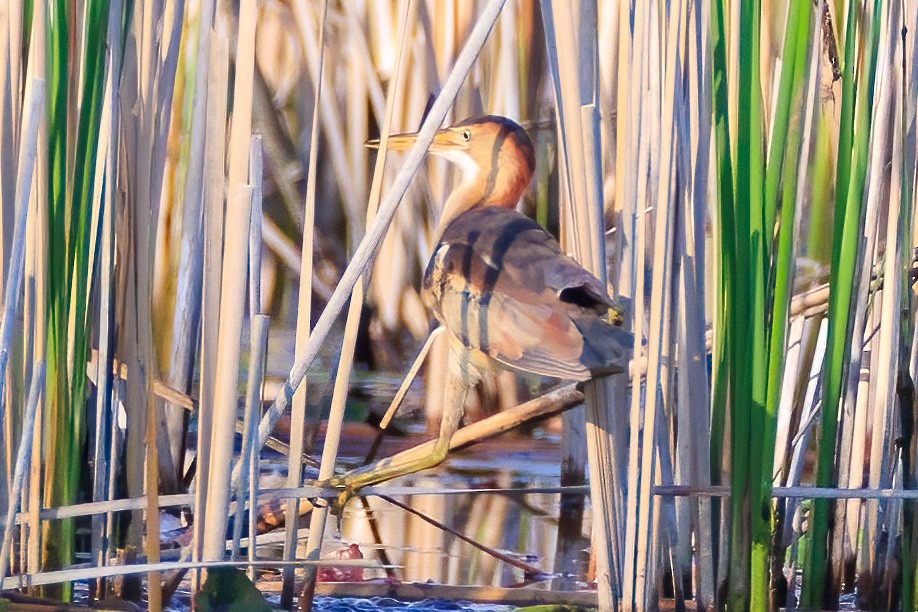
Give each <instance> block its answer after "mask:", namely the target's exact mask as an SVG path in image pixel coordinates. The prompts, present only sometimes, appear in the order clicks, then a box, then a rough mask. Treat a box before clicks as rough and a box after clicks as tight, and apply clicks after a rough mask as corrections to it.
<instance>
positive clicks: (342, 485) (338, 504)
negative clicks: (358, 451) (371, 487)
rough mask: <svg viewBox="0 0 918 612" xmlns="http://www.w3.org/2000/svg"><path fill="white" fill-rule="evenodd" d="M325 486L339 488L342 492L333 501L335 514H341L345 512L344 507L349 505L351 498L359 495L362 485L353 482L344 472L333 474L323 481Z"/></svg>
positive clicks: (332, 505) (332, 506)
mask: <svg viewBox="0 0 918 612" xmlns="http://www.w3.org/2000/svg"><path fill="white" fill-rule="evenodd" d="M323 486H324V487H326V488H329V489H338V490H339V491H340V492H339V493H338V496H337V497H336V498H335V499H334V501H332V503H331V512H332V514H334V515H335V516H338V517H339V518H340V516H341V515H342V514H343V512H344V507H345V506H346V505H347V503H348V502H349V501H351V499H353V498H354V497H357V494H358V491H359V490H360V488H361V487H360V486H358V485H355V484H354V483H353V482H351V479H350V478H348V475H347V474H342V475H340V476H333V477H332V478H329V479H328V480H326V481H325V482H324V483H323Z"/></svg>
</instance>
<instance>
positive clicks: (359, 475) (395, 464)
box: [329, 355, 475, 503]
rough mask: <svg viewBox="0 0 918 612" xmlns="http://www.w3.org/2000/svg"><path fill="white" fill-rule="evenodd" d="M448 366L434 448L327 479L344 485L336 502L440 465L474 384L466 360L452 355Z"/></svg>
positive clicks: (335, 483) (457, 427)
mask: <svg viewBox="0 0 918 612" xmlns="http://www.w3.org/2000/svg"><path fill="white" fill-rule="evenodd" d="M451 357H453V358H451V359H450V367H449V370H448V373H447V381H446V386H445V388H444V390H443V393H444V397H443V400H444V401H443V416H442V420H441V421H440V435H439V437H438V438H437V441H436V443H435V444H434V448H433V451H431V452H430V453H429V454H427V455H425V456H422V457H418V458H417V459H408V460H403V461H393V460H392V458H386V459H382V460H380V461H377V462H376V463H373V464H371V465H367V466H364V467H361V468H358V469H356V470H352V471H350V472H348V473H346V474H342V475H341V476H336V477H334V478H332V479H331V480H330V481H329V484H330V485H331V486H333V487H344V489H345V491H344V492H343V493H342V498H341V499H339V503H341V502H344V501H346V500H347V499H348V498H350V497H352V496H353V495H354V494H355V493H356V492H357V491H358V490H359V489H361V488H363V487H367V486H371V485H375V484H379V483H381V482H385V481H387V480H391V479H393V478H397V477H399V476H406V475H408V474H413V473H415V472H419V471H421V470H426V469H428V468H432V467H434V466H436V465H438V464H440V463H441V462H442V461H443V460H444V459H445V458H446V455H447V453H448V452H449V443H450V441H451V440H452V438H453V434H454V433H456V430H457V429H459V424H460V422H461V421H462V415H463V413H464V412H465V401H466V398H467V397H468V394H469V390H470V389H471V387H472V385H473V384H474V378H475V377H473V376H470V375H469V373H468V364H467V360H466V359H458V360H457V359H455V357H456V355H451Z"/></svg>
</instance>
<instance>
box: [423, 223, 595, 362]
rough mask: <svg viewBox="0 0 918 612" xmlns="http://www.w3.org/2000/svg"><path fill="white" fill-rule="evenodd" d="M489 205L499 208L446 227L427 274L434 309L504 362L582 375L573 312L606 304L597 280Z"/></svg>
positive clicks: (529, 226)
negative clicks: (496, 212)
mask: <svg viewBox="0 0 918 612" xmlns="http://www.w3.org/2000/svg"><path fill="white" fill-rule="evenodd" d="M491 211H500V209H482V210H481V211H469V212H467V213H464V214H463V215H461V216H460V217H459V218H457V221H462V223H459V224H457V223H456V222H454V223H453V224H451V226H450V227H449V228H447V230H446V231H445V232H444V234H443V238H442V240H441V242H440V244H439V245H438V247H437V249H436V251H435V253H434V256H433V258H432V259H431V262H430V265H429V266H428V271H427V274H426V275H425V289H426V290H427V291H429V292H430V293H431V296H432V297H433V301H434V304H435V311H436V314H437V317H438V318H439V319H440V321H441V322H442V323H443V324H444V325H446V327H447V328H448V329H449V330H450V331H451V332H452V333H453V335H455V336H456V338H457V339H459V340H460V341H461V342H462V343H463V344H464V345H465V346H467V347H469V348H473V349H478V350H480V351H482V352H484V353H486V354H487V355H489V356H490V357H492V358H493V359H495V360H497V361H499V362H501V363H503V364H505V365H507V366H509V367H512V368H515V369H518V370H523V371H527V372H533V373H536V374H542V375H546V376H556V377H559V378H568V379H574V380H585V379H588V378H589V377H590V372H589V370H588V368H587V367H585V366H584V364H583V363H582V361H581V355H582V353H583V349H584V341H583V336H582V334H581V332H580V331H579V330H578V328H577V325H575V320H576V319H578V318H581V317H583V316H591V317H594V318H595V317H596V316H597V314H596V313H598V312H603V311H604V310H605V308H607V307H608V303H609V298H608V295H607V294H606V292H605V290H604V288H603V287H602V284H601V283H600V282H599V281H598V280H597V279H596V278H595V277H593V276H592V275H591V274H589V272H587V271H586V270H584V269H583V268H581V267H580V266H579V265H577V263H576V262H574V261H573V260H572V259H571V258H569V257H567V256H565V255H563V254H562V253H561V251H560V247H558V244H557V242H556V241H555V240H554V239H553V238H552V237H551V236H550V235H549V234H548V233H547V232H545V231H544V230H542V228H541V227H539V226H538V225H537V224H536V223H534V222H533V221H532V220H530V219H529V218H527V217H525V216H523V215H520V214H518V213H515V212H513V211H500V212H501V213H504V214H494V213H493V212H491ZM478 212H480V213H484V214H473V213H478ZM507 213H509V214H507Z"/></svg>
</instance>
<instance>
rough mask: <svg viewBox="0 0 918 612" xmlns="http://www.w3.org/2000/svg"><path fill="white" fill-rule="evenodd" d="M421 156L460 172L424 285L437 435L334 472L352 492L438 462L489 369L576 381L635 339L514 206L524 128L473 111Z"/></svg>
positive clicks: (621, 361) (604, 366) (525, 160)
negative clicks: (433, 323)
mask: <svg viewBox="0 0 918 612" xmlns="http://www.w3.org/2000/svg"><path fill="white" fill-rule="evenodd" d="M416 139H417V134H416V133H409V134H396V135H392V136H390V137H389V140H388V147H389V148H390V149H393V150H406V149H409V148H410V147H411V146H412V145H413V144H414V142H415V141H416ZM368 145H369V146H378V141H370V142H369V143H368ZM428 152H429V153H430V154H432V155H436V156H439V157H442V158H444V159H446V160H448V161H450V162H452V163H453V164H455V165H456V166H458V168H459V169H460V170H461V175H462V178H461V180H460V182H459V185H458V186H457V187H456V188H455V189H454V190H453V191H452V192H451V193H450V195H449V197H448V198H447V200H446V203H445V204H444V206H443V210H442V213H441V215H440V220H439V223H438V227H437V231H436V233H435V241H436V246H435V248H434V249H433V251H432V253H433V254H432V256H431V258H430V260H429V262H428V264H427V267H426V270H425V273H424V276H423V281H422V296H423V298H424V300H425V302H426V303H427V304H428V305H429V306H430V308H431V310H432V311H433V314H434V316H435V317H436V318H437V320H438V321H439V323H440V324H441V325H442V326H444V327H445V328H446V330H447V337H448V339H449V353H450V356H449V360H448V366H447V369H448V371H447V377H446V385H445V387H444V408H443V417H442V421H441V425H440V433H439V437H438V438H437V441H436V443H435V445H434V450H433V452H432V453H430V454H429V455H427V456H424V457H418V458H417V459H412V460H410V461H407V462H404V463H395V462H387V460H385V459H384V460H382V461H380V462H377V463H375V464H373V466H372V469H370V468H368V467H365V468H358V469H357V470H354V471H352V472H349V473H347V474H344V475H342V476H339V477H336V478H334V479H332V483H331V484H332V486H339V487H341V486H343V487H345V488H346V489H348V490H349V491H350V492H353V491H356V490H357V489H359V488H361V487H364V486H367V485H373V484H378V483H380V482H383V481H385V480H389V479H390V478H394V477H396V476H401V475H405V474H409V473H413V472H416V471H420V470H422V469H427V468H430V467H434V466H435V465H437V464H439V463H441V462H442V461H443V459H445V457H446V454H447V451H448V450H449V443H450V440H451V439H452V436H453V434H454V433H455V432H456V431H457V430H458V428H459V425H460V423H461V420H462V416H463V414H464V408H465V403H466V399H467V396H468V394H469V391H470V390H471V389H472V388H473V387H474V385H475V384H476V383H477V382H478V380H479V379H480V378H481V375H482V374H483V373H484V372H485V371H487V370H491V369H500V368H503V369H508V370H510V371H514V372H519V373H529V374H537V375H542V376H548V377H555V378H560V379H566V380H574V381H586V380H590V379H592V378H594V377H596V376H606V375H611V374H615V373H619V372H625V371H627V369H628V363H629V361H630V359H631V354H632V348H633V343H634V340H633V336H632V335H631V334H630V333H629V332H627V331H625V330H624V329H622V328H621V327H619V326H617V325H614V324H612V323H611V321H610V309H612V308H613V302H612V300H611V298H610V297H609V294H608V292H607V291H606V287H605V285H604V283H603V282H601V281H600V280H599V279H598V278H596V277H595V276H594V275H593V274H591V273H590V272H589V271H587V270H586V269H584V268H583V266H581V265H580V264H579V263H577V261H576V260H574V259H573V258H572V257H570V256H569V255H567V254H565V253H564V251H563V250H562V248H561V245H560V244H559V243H558V241H557V240H556V239H555V238H554V236H552V235H551V234H550V233H549V232H548V231H546V230H545V229H544V228H542V227H541V226H540V225H539V224H538V223H536V222H535V221H533V220H532V219H530V218H529V217H527V216H526V215H524V214H522V213H520V212H518V211H517V210H516V207H517V203H518V202H519V200H520V198H521V196H522V195H523V193H524V192H525V190H526V189H527V188H528V186H529V183H530V182H531V179H532V176H533V172H534V171H535V154H534V149H533V145H532V141H531V140H530V138H529V135H528V134H527V133H526V130H525V129H524V128H523V127H522V126H520V125H519V124H518V123H516V122H515V121H513V120H511V119H508V118H506V117H502V116H498V115H484V116H477V117H471V118H468V119H466V120H464V121H461V122H460V123H457V124H456V125H452V126H449V127H446V128H443V129H441V130H438V131H437V133H436V135H435V136H434V139H433V141H432V143H431V145H430V147H429V150H428Z"/></svg>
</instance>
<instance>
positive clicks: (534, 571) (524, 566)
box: [379, 495, 546, 576]
mask: <svg viewBox="0 0 918 612" xmlns="http://www.w3.org/2000/svg"><path fill="white" fill-rule="evenodd" d="M379 498H380V499H382V500H384V501H387V502H389V503H390V504H392V505H393V506H395V507H397V508H401V509H402V510H404V511H405V512H408V513H409V514H413V515H415V516H416V517H418V518H419V519H421V520H422V521H424V522H425V523H428V524H429V525H433V526H434V527H436V528H437V529H440V530H442V531H445V532H446V533H449V534H451V535H453V536H455V537H457V538H459V539H460V540H462V541H463V542H465V543H466V544H468V545H470V546H474V547H475V548H477V549H478V550H480V551H482V552H483V553H485V554H487V555H490V556H492V557H494V558H495V559H497V560H499V561H503V562H504V563H507V564H509V565H512V566H513V567H516V568H518V569H521V570H523V571H524V572H526V574H528V575H530V576H545V575H546V572H545V571H543V570H541V569H539V568H537V567H535V566H532V565H529V564H528V563H524V562H522V561H520V560H519V559H514V558H513V557H511V556H510V555H506V554H504V553H502V552H500V551H499V550H495V549H493V548H491V547H489V546H485V545H484V544H482V543H480V542H477V541H475V540H473V539H472V538H470V537H468V536H467V535H464V534H462V533H459V532H458V531H456V530H455V529H453V528H451V527H448V526H447V525H444V524H443V523H441V522H440V521H438V520H436V519H434V518H431V517H429V516H427V515H426V514H424V513H423V512H420V511H419V510H415V509H414V508H412V507H411V506H409V505H408V504H403V503H402V502H400V501H398V500H397V499H395V498H393V497H389V496H388V495H380V496H379Z"/></svg>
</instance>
